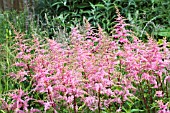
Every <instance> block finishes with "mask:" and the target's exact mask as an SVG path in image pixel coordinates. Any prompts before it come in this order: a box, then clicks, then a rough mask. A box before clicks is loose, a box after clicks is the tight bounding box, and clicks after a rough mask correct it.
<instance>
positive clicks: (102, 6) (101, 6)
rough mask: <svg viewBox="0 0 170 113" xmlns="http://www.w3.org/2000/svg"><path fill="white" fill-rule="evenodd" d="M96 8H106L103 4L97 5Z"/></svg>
mask: <svg viewBox="0 0 170 113" xmlns="http://www.w3.org/2000/svg"><path fill="white" fill-rule="evenodd" d="M95 6H97V7H100V8H105V6H104V5H103V4H96V5H95Z"/></svg>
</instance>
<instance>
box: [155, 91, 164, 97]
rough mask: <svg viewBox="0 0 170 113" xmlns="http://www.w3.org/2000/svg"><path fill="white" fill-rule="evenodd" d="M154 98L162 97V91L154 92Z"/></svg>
mask: <svg viewBox="0 0 170 113" xmlns="http://www.w3.org/2000/svg"><path fill="white" fill-rule="evenodd" d="M155 96H157V97H163V96H164V94H163V92H162V91H156V94H155Z"/></svg>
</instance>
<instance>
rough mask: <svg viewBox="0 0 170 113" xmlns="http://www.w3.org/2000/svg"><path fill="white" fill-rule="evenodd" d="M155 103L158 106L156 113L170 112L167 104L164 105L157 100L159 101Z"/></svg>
mask: <svg viewBox="0 0 170 113" xmlns="http://www.w3.org/2000/svg"><path fill="white" fill-rule="evenodd" d="M157 103H158V106H159V111H158V113H170V110H169V108H168V104H169V102H168V103H166V104H164V103H163V102H162V100H159V101H157Z"/></svg>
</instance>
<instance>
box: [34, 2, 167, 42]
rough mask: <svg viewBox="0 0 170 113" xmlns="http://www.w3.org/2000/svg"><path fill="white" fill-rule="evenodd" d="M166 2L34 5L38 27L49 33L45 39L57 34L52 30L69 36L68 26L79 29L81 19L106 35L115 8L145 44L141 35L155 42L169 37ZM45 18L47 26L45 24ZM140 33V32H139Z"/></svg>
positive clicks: (110, 28) (111, 23)
mask: <svg viewBox="0 0 170 113" xmlns="http://www.w3.org/2000/svg"><path fill="white" fill-rule="evenodd" d="M169 4H170V2H169V0H147V1H146V0H140V1H139V0H121V1H120V0H101V1H96V0H90V1H89V0H73V1H67V0H60V1H58V0H57V1H56V0H51V1H49V0H40V1H37V6H36V7H35V9H36V11H37V12H36V14H37V17H38V18H39V20H40V23H41V25H40V26H42V27H44V28H48V29H49V34H48V35H47V36H51V37H52V36H54V37H56V36H57V35H55V33H54V31H55V30H56V31H58V29H57V27H56V26H61V28H63V29H65V30H66V31H67V32H70V31H71V29H70V27H71V26H75V25H76V24H80V25H82V23H83V16H85V17H86V18H87V20H88V21H89V22H90V23H91V24H92V25H93V26H94V27H96V28H97V24H100V25H101V27H102V28H103V29H104V30H105V31H107V32H108V33H110V31H111V30H112V27H113V26H114V25H115V23H114V18H115V17H116V14H115V8H114V6H115V5H116V6H118V7H119V9H120V10H121V14H123V16H124V17H127V19H128V21H129V22H128V23H130V24H131V25H133V26H134V27H133V28H131V29H133V31H135V32H136V33H137V34H136V35H137V36H138V37H139V38H140V39H142V40H146V39H147V36H146V35H145V32H148V33H149V34H152V36H154V38H155V39H157V40H158V39H159V38H162V37H164V36H165V37H168V38H167V40H168V41H170V38H169V37H170V35H169V27H170V21H169V13H170V12H169V11H170V7H169V6H170V5H169ZM45 15H46V17H47V18H48V20H50V21H49V23H48V22H47V21H46V19H45V18H46V17H45ZM52 29H53V30H52ZM141 31H142V32H141Z"/></svg>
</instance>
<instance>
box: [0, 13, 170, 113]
mask: <svg viewBox="0 0 170 113" xmlns="http://www.w3.org/2000/svg"><path fill="white" fill-rule="evenodd" d="M117 14H118V18H117V22H118V23H117V24H116V25H115V27H114V30H113V36H108V35H107V34H105V33H104V31H103V30H102V28H101V27H100V26H99V25H98V30H96V31H97V32H96V31H94V29H92V27H91V26H90V24H89V23H88V21H87V20H85V23H86V24H85V25H86V27H85V31H86V33H83V34H82V33H80V31H79V30H78V27H76V28H73V29H72V33H71V35H70V40H71V43H70V44H69V45H68V46H64V45H62V44H60V43H57V42H56V41H54V40H50V39H45V40H40V39H38V38H36V37H33V40H32V41H30V40H25V39H23V37H22V36H20V35H19V34H18V33H17V32H16V31H15V33H16V34H17V36H16V39H15V40H16V42H17V43H16V45H15V47H16V50H17V55H16V59H17V60H16V63H15V64H14V66H15V67H16V68H17V70H18V71H17V72H13V73H11V74H10V76H11V78H13V79H14V80H15V81H17V82H18V84H17V85H18V86H20V87H18V89H16V90H14V91H13V92H12V91H10V92H9V93H7V94H4V95H2V98H1V101H2V103H1V106H2V107H1V109H3V110H4V111H7V112H8V111H14V112H17V113H22V112H43V111H45V112H50V111H51V112H64V109H65V110H67V112H74V113H77V112H79V111H82V112H86V111H87V112H90V111H92V112H93V111H97V112H98V113H101V112H102V111H106V112H128V110H129V109H130V110H138V111H139V110H141V111H142V110H143V111H147V112H148V113H149V112H159V113H169V112H170V111H169V105H168V104H169V103H168V101H169V95H170V94H169V89H168V84H169V82H170V76H169V75H168V74H169V73H168V70H169V65H170V59H169V57H170V56H169V55H170V51H169V49H168V48H167V47H166V40H165V41H164V44H163V47H159V46H158V45H157V43H156V42H155V41H154V40H153V39H152V38H149V39H148V42H146V43H144V42H142V41H141V40H139V39H138V38H137V37H135V36H134V35H133V34H132V32H130V31H128V30H126V28H125V27H126V26H127V24H126V23H125V20H124V18H123V17H122V16H121V15H120V14H119V12H118V10H117ZM127 37H131V38H132V39H133V41H129V40H128V38H127ZM148 37H149V36H148ZM140 103H143V105H141V104H140ZM41 106H43V107H41Z"/></svg>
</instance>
